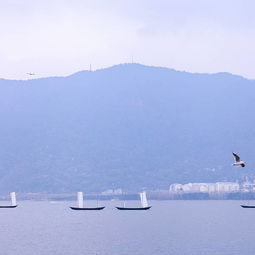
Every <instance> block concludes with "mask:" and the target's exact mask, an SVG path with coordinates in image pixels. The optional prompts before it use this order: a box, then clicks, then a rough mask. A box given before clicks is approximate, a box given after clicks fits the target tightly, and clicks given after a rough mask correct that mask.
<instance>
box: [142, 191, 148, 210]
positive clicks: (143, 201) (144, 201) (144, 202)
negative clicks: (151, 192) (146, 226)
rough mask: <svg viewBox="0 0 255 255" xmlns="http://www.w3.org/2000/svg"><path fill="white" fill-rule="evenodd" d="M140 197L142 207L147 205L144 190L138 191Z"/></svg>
mask: <svg viewBox="0 0 255 255" xmlns="http://www.w3.org/2000/svg"><path fill="white" fill-rule="evenodd" d="M140 199H141V204H142V207H148V201H147V198H146V192H145V191H144V192H141V193H140Z"/></svg>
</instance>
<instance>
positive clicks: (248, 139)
mask: <svg viewBox="0 0 255 255" xmlns="http://www.w3.org/2000/svg"><path fill="white" fill-rule="evenodd" d="M254 111H255V81H253V80H247V79H245V78H242V77H240V76H236V75H232V74H229V73H217V74H198V73H187V72H179V71H175V70H172V69H167V68H161V67H150V66H144V65H140V64H122V65H116V66H113V67H110V68H106V69H102V70H97V71H92V72H91V71H81V72H78V73H75V74H73V75H71V76H68V77H51V78H43V79H34V80H26V81H17V80H4V79H1V80H0V116H1V127H0V141H1V146H0V191H1V192H7V191H11V190H16V191H19V192H70V191H77V190H83V191H90V192H91V191H103V190H105V189H107V188H119V187H120V188H123V189H125V190H133V191H135V190H139V189H142V188H148V189H156V188H161V189H167V188H168V186H169V184H171V183H175V182H179V183H185V182H213V181H235V180H236V179H240V178H244V176H253V175H254V176H255V167H254V166H255V148H254V145H255V115H254ZM232 151H235V152H237V153H239V154H240V155H241V157H242V158H243V159H244V160H245V161H246V162H247V167H245V168H233V167H231V163H232V161H233V158H232V155H231V152H232Z"/></svg>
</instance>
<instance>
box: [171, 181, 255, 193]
mask: <svg viewBox="0 0 255 255" xmlns="http://www.w3.org/2000/svg"><path fill="white" fill-rule="evenodd" d="M254 188H255V186H254ZM238 191H240V185H239V184H238V183H236V182H216V183H187V184H179V183H175V184H171V185H170V187H169V192H170V193H180V192H184V193H215V192H218V193H227V192H238Z"/></svg>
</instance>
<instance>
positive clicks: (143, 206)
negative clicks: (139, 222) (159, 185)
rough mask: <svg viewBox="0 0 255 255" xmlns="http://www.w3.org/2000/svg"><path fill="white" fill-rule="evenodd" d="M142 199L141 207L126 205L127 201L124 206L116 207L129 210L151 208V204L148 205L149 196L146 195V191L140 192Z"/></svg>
mask: <svg viewBox="0 0 255 255" xmlns="http://www.w3.org/2000/svg"><path fill="white" fill-rule="evenodd" d="M139 195H140V199H141V205H142V206H141V207H126V205H125V203H124V205H123V207H119V206H117V207H116V208H117V209H118V210H129V211H134V210H136V211H144V210H149V209H150V208H151V206H149V205H148V201H147V197H146V192H145V191H144V192H141V193H140V194H139Z"/></svg>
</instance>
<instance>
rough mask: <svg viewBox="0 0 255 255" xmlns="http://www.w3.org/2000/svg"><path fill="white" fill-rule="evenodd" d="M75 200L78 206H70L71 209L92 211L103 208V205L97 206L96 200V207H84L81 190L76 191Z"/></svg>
mask: <svg viewBox="0 0 255 255" xmlns="http://www.w3.org/2000/svg"><path fill="white" fill-rule="evenodd" d="M77 202H78V206H77V207H75V206H70V208H71V209H72V210H77V211H93V210H97V211H98V210H103V209H104V208H105V206H98V201H97V207H84V200H83V192H77Z"/></svg>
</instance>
